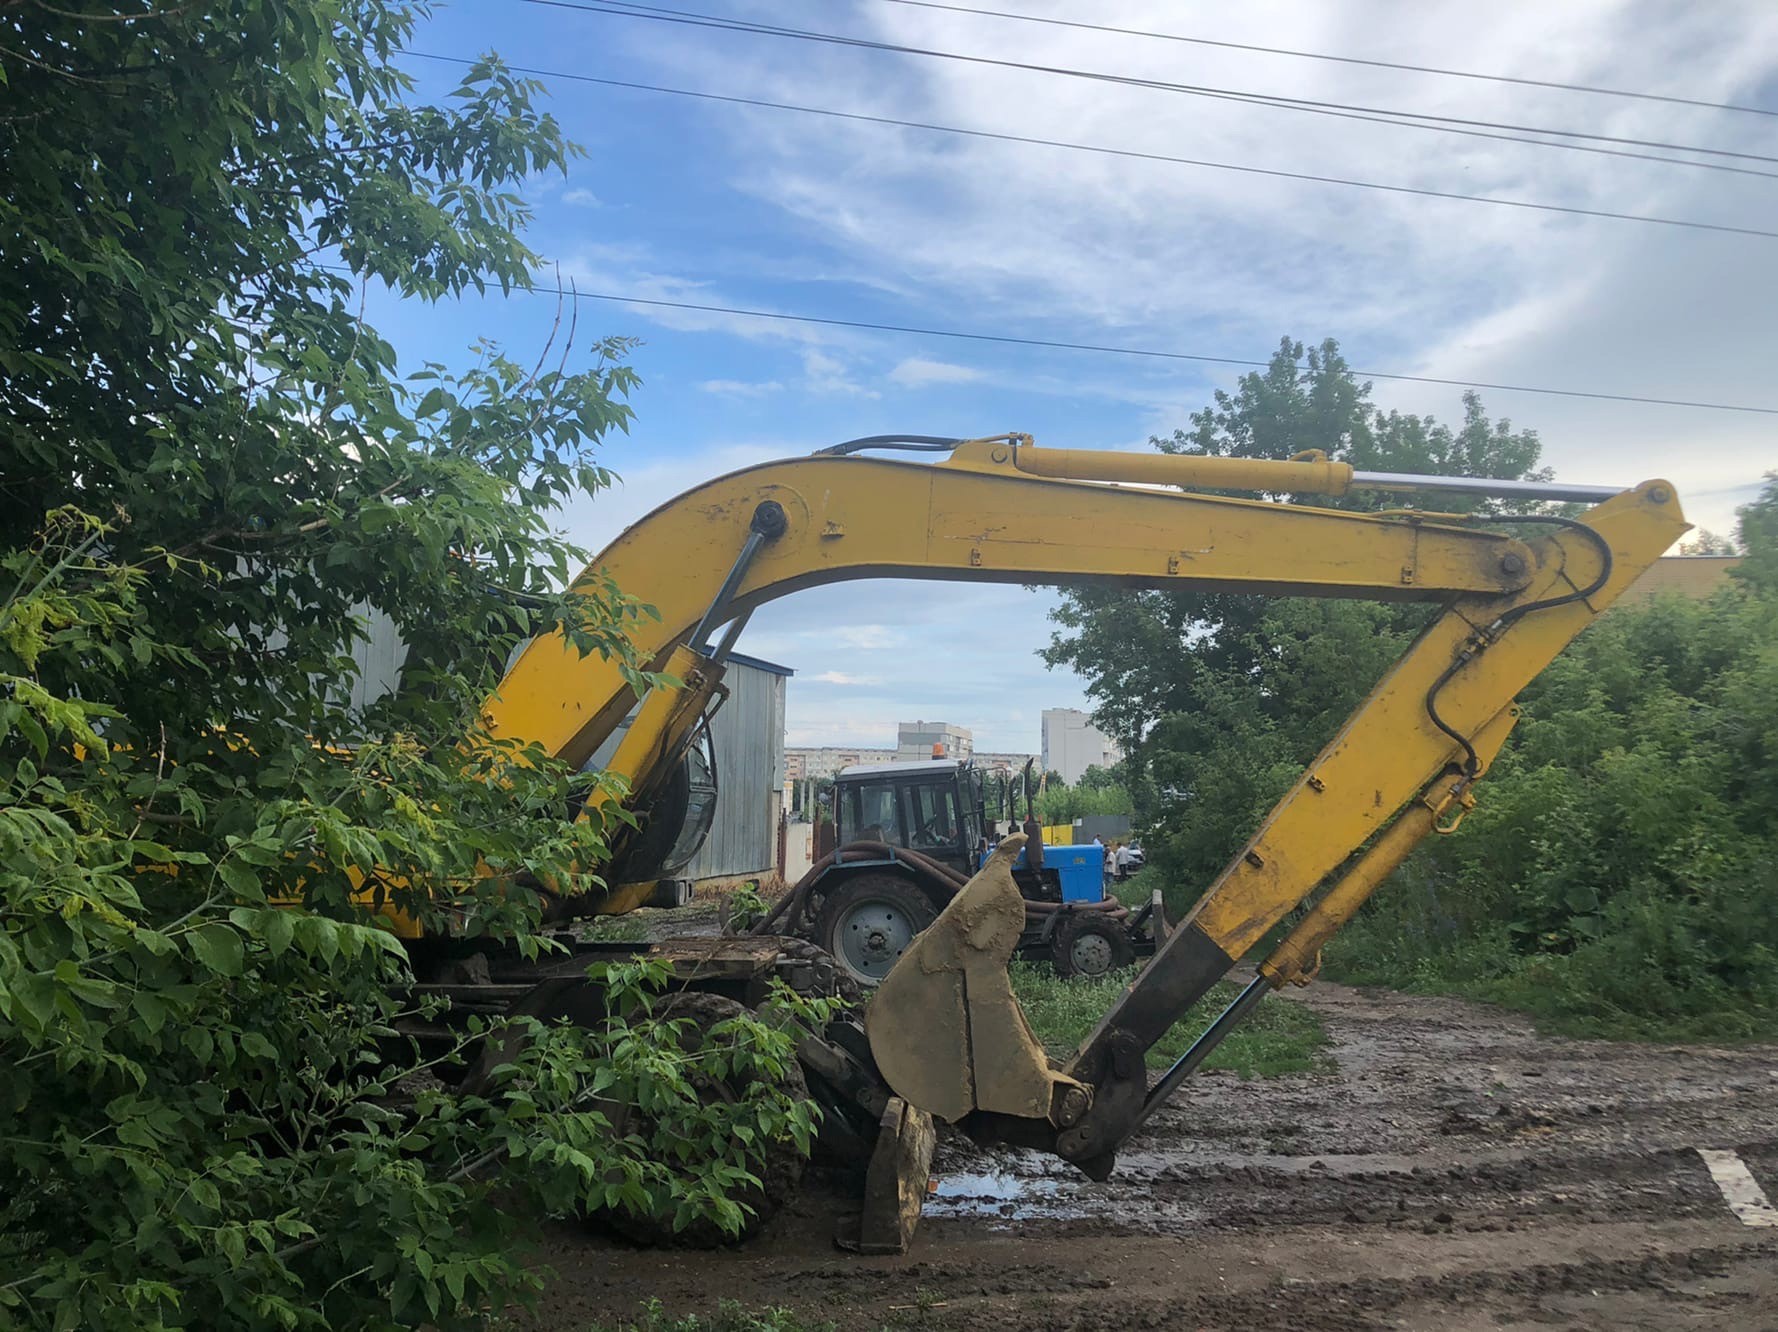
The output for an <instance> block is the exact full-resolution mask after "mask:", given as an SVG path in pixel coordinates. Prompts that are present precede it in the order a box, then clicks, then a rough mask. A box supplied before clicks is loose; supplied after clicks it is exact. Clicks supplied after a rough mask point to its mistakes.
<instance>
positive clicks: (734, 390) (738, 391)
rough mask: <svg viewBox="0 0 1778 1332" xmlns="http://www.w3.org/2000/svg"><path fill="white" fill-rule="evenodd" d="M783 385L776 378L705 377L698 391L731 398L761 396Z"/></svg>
mask: <svg viewBox="0 0 1778 1332" xmlns="http://www.w3.org/2000/svg"><path fill="white" fill-rule="evenodd" d="M783 387H784V385H783V384H781V383H779V382H778V381H777V380H776V379H768V380H765V381H763V382H759V383H754V382H751V381H749V380H745V379H706V380H704V381H703V382H702V383H700V384H699V385H698V390H699V392H702V393H717V394H722V395H725V396H727V397H733V398H763V397H765V396H766V394H768V393H777V392H778V391H779V390H781V389H782V388H783Z"/></svg>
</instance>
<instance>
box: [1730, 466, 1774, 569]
mask: <svg viewBox="0 0 1778 1332" xmlns="http://www.w3.org/2000/svg"><path fill="white" fill-rule="evenodd" d="M1736 516H1737V518H1738V520H1739V528H1740V546H1741V550H1742V552H1743V554H1742V559H1741V563H1740V564H1738V565H1736V566H1735V568H1734V569H1732V570H1731V571H1730V572H1731V573H1732V574H1733V576H1734V577H1735V578H1737V579H1739V580H1740V581H1741V582H1743V583H1745V584H1746V585H1747V586H1749V587H1753V588H1758V589H1760V590H1761V591H1765V592H1774V591H1778V472H1768V473H1766V484H1765V486H1764V487H1763V488H1762V489H1761V490H1760V493H1759V495H1758V496H1757V497H1756V498H1755V499H1754V501H1753V502H1752V503H1751V504H1744V505H1742V506H1741V509H1740V510H1739V512H1738V514H1737V515H1736Z"/></svg>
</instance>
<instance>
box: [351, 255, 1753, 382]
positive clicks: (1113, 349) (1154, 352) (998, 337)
mask: <svg viewBox="0 0 1778 1332" xmlns="http://www.w3.org/2000/svg"><path fill="white" fill-rule="evenodd" d="M317 267H319V268H323V269H325V270H327V271H328V272H333V273H341V274H344V275H346V276H348V277H353V278H362V277H363V274H361V273H359V272H358V271H357V270H355V269H350V268H345V267H343V266H340V265H337V264H320V265H317ZM511 290H513V291H518V292H523V293H524V294H526V295H528V296H549V297H552V298H554V299H557V300H560V299H562V298H564V297H566V298H569V299H572V300H575V301H608V302H610V303H612V304H614V305H641V306H648V307H652V308H655V309H663V310H690V311H695V312H697V313H700V314H724V315H738V316H741V317H743V318H748V319H771V320H777V321H780V322H783V323H790V324H812V325H816V326H819V327H823V328H851V329H862V330H865V331H868V332H873V333H906V334H909V335H911V336H913V337H922V338H952V339H956V340H959V341H964V342H994V343H1003V344H1006V345H1008V346H1014V347H1042V348H1046V349H1049V350H1053V351H1079V352H1097V353H1101V354H1103V355H1108V356H1140V357H1145V358H1148V359H1151V360H1162V361H1193V362H1197V363H1201V364H1206V365H1236V366H1241V367H1244V368H1251V369H1258V370H1264V369H1266V368H1268V367H1269V366H1270V365H1271V364H1272V363H1271V362H1270V361H1257V360H1250V359H1247V358H1244V357H1239V356H1212V355H1209V354H1208V353H1203V352H1181V351H1162V350H1160V349H1158V348H1152V347H1119V346H1115V345H1110V344H1104V343H1093V342H1062V341H1058V340H1054V339H1050V338H1022V337H1018V336H1015V335H1014V334H1011V333H979V332H974V331H971V330H964V329H954V328H921V327H918V326H916V325H912V324H883V323H877V322H875V321H872V320H866V319H836V318H831V317H828V316H823V315H806V314H786V313H784V312H782V311H779V310H754V309H750V308H748V307H746V306H739V305H715V304H707V303H704V302H699V301H669V300H664V299H661V298H658V297H651V296H626V295H620V294H619V293H617V292H598V291H575V290H570V291H559V290H557V289H556V288H553V287H539V286H536V285H534V284H529V283H527V284H524V285H519V284H514V285H513V286H512V288H511ZM1352 374H1354V375H1355V376H1358V377H1359V378H1363V379H1387V380H1392V381H1394V382H1396V383H1404V384H1434V385H1438V386H1440V387H1444V388H1466V389H1486V390H1487V391H1489V392H1491V393H1533V394H1537V395H1539V396H1542V397H1552V398H1584V399H1588V400H1590V401H1594V402H1629V403H1640V404H1642V405H1644V406H1649V407H1692V408H1696V409H1698V410H1701V411H1712V412H1750V413H1753V414H1755V415H1760V416H1778V407H1762V406H1756V405H1753V404H1749V403H1733V402H1704V401H1698V400H1693V399H1689V398H1653V397H1645V396H1642V395H1639V394H1633V393H1601V392H1595V391H1592V390H1587V389H1564V388H1549V387H1547V386H1542V385H1533V384H1495V383H1489V382H1487V381H1485V380H1477V379H1445V378H1440V377H1438V376H1436V375H1405V374H1396V373H1392V372H1390V371H1387V370H1358V369H1354V370H1353V371H1352Z"/></svg>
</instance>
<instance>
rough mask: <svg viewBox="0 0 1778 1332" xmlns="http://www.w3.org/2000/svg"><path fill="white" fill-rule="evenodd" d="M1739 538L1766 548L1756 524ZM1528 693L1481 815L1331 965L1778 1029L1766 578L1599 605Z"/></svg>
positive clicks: (1431, 854) (1641, 1019)
mask: <svg viewBox="0 0 1778 1332" xmlns="http://www.w3.org/2000/svg"><path fill="white" fill-rule="evenodd" d="M1775 494H1778V483H1774V484H1772V485H1769V486H1768V487H1767V490H1766V493H1765V495H1764V496H1763V497H1762V500H1763V501H1764V502H1766V503H1770V501H1771V500H1772V498H1773V496H1774V495H1775ZM1755 514H1756V518H1757V510H1756V511H1755ZM1743 537H1744V539H1745V540H1746V541H1747V549H1748V550H1749V552H1750V553H1753V552H1761V551H1764V552H1770V551H1772V550H1773V549H1774V548H1778V531H1774V532H1772V533H1769V534H1762V533H1761V531H1760V530H1759V524H1758V522H1757V521H1755V522H1746V523H1744V524H1743ZM1757 568H1758V566H1757V565H1756V566H1755V569H1756V573H1757ZM1523 702H1524V707H1525V717H1524V720H1522V721H1521V722H1520V724H1519V727H1518V729H1517V732H1516V733H1515V736H1514V739H1513V743H1512V744H1511V746H1510V747H1509V749H1508V750H1507V751H1506V753H1505V754H1504V755H1503V757H1502V759H1501V761H1500V762H1499V763H1497V764H1496V766H1495V768H1494V770H1493V771H1492V772H1491V773H1490V774H1489V777H1488V780H1487V781H1486V782H1485V783H1484V784H1483V786H1482V787H1481V788H1479V795H1480V799H1481V804H1480V806H1479V808H1478V809H1477V810H1476V811H1475V813H1474V814H1472V815H1471V816H1470V818H1469V819H1468V820H1466V822H1465V824H1464V826H1463V828H1462V830H1461V831H1460V832H1459V833H1458V834H1457V835H1456V836H1454V837H1451V838H1441V839H1438V840H1437V841H1436V842H1435V843H1434V844H1433V845H1431V846H1428V847H1425V848H1423V849H1422V851H1421V852H1420V853H1419V854H1418V855H1417V856H1416V857H1415V858H1414V859H1413V860H1412V861H1410V862H1409V864H1408V865H1407V866H1405V867H1404V868H1403V870H1402V872H1401V873H1400V874H1398V875H1397V876H1396V879H1395V881H1394V882H1392V883H1390V884H1389V885H1387V886H1386V887H1385V888H1384V889H1383V890H1382V891H1381V892H1380V893H1379V895H1378V898H1377V899H1376V900H1375V901H1374V902H1373V904H1372V905H1371V907H1370V908H1369V909H1368V910H1367V912H1366V913H1365V914H1364V915H1363V916H1361V917H1360V919H1359V920H1358V921H1357V922H1355V923H1354V925H1353V926H1352V928H1351V929H1349V930H1348V931H1347V933H1346V935H1345V936H1344V937H1343V938H1341V939H1340V940H1338V941H1336V945H1335V947H1334V948H1333V949H1331V950H1330V952H1329V966H1330V970H1331V971H1333V972H1334V973H1335V974H1338V975H1342V976H1346V977H1350V978H1353V979H1361V980H1372V981H1380V980H1387V981H1391V982H1395V983H1401V982H1404V981H1405V982H1407V983H1412V984H1416V985H1420V986H1422V987H1431V988H1446V989H1449V988H1456V989H1459V990H1462V991H1463V992H1466V993H1472V994H1477V995H1481V996H1484V997H1490V998H1496V999H1501V1000H1504V1001H1506V1002H1510V1003H1514V1004H1517V1005H1519V1006H1522V1007H1526V1008H1530V1009H1531V1010H1533V1011H1535V1012H1538V1013H1540V1014H1542V1015H1543V1016H1545V1017H1546V1018H1548V1019H1550V1020H1551V1021H1552V1022H1554V1023H1556V1024H1557V1025H1559V1026H1562V1027H1564V1028H1566V1029H1570V1030H1578V1031H1589V1032H1605V1033H1633V1034H1647V1035H1672V1036H1685V1035H1689V1036H1707V1037H1717V1038H1722V1037H1740V1036H1751V1035H1756V1034H1758V1035H1769V1034H1770V1033H1771V1032H1772V1031H1773V1030H1774V1029H1778V924H1775V923H1774V920H1773V916H1772V913H1771V911H1770V903H1771V900H1772V894H1773V893H1774V891H1778V589H1775V590H1774V592H1765V591H1762V590H1759V584H1758V582H1757V579H1749V580H1746V581H1745V582H1744V583H1743V584H1742V585H1740V586H1737V587H1733V588H1730V589H1727V590H1725V591H1724V592H1722V593H1720V594H1718V595H1717V596H1716V597H1715V598H1714V599H1712V600H1711V601H1709V602H1706V603H1698V602H1693V601H1686V600H1682V599H1678V598H1665V599H1663V600H1661V601H1658V602H1656V603H1655V604H1653V605H1651V606H1649V607H1647V608H1646V609H1633V608H1625V609H1620V610H1615V611H1613V612H1611V613H1610V614H1609V615H1607V616H1606V617H1605V618H1604V619H1603V620H1602V621H1601V622H1600V623H1599V624H1597V625H1595V626H1594V627H1593V628H1591V629H1589V630H1588V631H1587V632H1586V633H1585V634H1584V635H1582V636H1581V638H1580V639H1579V640H1577V641H1576V642H1575V643H1574V645H1573V646H1572V647H1570V648H1569V650H1568V651H1567V652H1566V653H1565V654H1564V655H1563V656H1562V657H1561V658H1560V659H1558V660H1557V661H1556V662H1555V663H1554V665H1552V666H1551V667H1550V669H1549V670H1548V671H1546V672H1545V673H1544V675H1543V676H1542V677H1541V678H1540V679H1539V680H1538V681H1536V682H1535V683H1534V684H1533V685H1532V686H1531V688H1530V689H1528V690H1527V691H1526V693H1525V696H1524V699H1523Z"/></svg>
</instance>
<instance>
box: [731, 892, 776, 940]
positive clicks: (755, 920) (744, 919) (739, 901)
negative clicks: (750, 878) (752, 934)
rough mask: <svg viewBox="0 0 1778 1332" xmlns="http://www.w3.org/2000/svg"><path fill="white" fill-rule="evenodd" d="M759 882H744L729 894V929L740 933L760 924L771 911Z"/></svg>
mask: <svg viewBox="0 0 1778 1332" xmlns="http://www.w3.org/2000/svg"><path fill="white" fill-rule="evenodd" d="M770 909H771V908H769V907H768V906H767V905H766V900H765V898H763V897H761V896H760V894H759V885H758V884H757V883H744V884H742V885H741V886H740V887H739V888H737V889H735V890H734V891H733V892H731V893H730V894H729V895H728V929H729V930H730V931H731V932H733V933H735V934H740V933H743V932H745V931H747V930H749V929H751V928H752V927H753V926H755V925H757V924H759V922H760V921H762V920H764V919H765V918H766V912H767V911H769V910H770Z"/></svg>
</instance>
